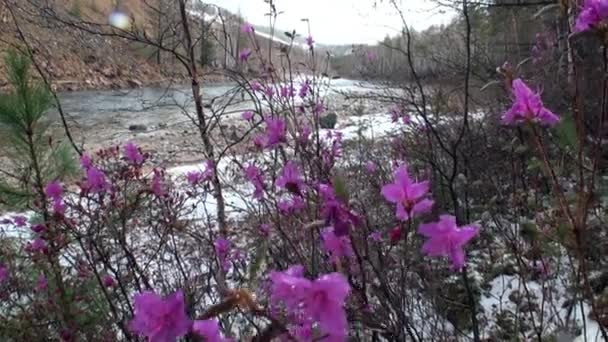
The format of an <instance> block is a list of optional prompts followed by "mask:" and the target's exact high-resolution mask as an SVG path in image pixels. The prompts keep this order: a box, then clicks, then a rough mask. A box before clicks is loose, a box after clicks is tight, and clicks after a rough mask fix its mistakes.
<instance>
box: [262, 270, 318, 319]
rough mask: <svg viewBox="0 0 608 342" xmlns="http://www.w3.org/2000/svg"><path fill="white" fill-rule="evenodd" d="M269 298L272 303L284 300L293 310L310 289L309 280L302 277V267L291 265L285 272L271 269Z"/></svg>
mask: <svg viewBox="0 0 608 342" xmlns="http://www.w3.org/2000/svg"><path fill="white" fill-rule="evenodd" d="M269 279H270V281H271V287H270V300H271V302H272V303H273V304H277V303H278V302H284V303H285V305H286V306H287V308H288V309H291V310H295V309H296V308H297V307H298V306H299V304H300V302H301V301H302V300H303V299H304V298H305V294H306V292H307V291H309V290H310V287H311V285H312V284H311V282H310V280H308V279H306V278H304V267H302V266H300V265H295V266H291V267H290V268H289V269H287V271H285V272H278V271H272V272H271V273H270V276H269Z"/></svg>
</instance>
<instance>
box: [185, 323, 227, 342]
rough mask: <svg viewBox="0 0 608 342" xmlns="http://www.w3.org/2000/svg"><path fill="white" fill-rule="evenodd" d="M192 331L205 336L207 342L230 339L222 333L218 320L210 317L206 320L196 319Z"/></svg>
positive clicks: (223, 341)
mask: <svg viewBox="0 0 608 342" xmlns="http://www.w3.org/2000/svg"><path fill="white" fill-rule="evenodd" d="M192 331H193V332H194V333H195V334H197V335H199V336H202V337H204V338H205V342H225V341H230V339H227V338H224V337H223V336H222V335H221V334H220V326H219V324H218V322H217V320H214V319H208V320H205V321H194V324H192Z"/></svg>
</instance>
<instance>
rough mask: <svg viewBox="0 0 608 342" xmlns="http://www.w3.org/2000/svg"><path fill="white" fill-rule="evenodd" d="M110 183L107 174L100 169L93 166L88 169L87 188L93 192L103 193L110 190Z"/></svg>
mask: <svg viewBox="0 0 608 342" xmlns="http://www.w3.org/2000/svg"><path fill="white" fill-rule="evenodd" d="M108 188H109V184H108V182H107V180H106V175H105V174H104V173H103V172H102V171H101V170H99V169H97V168H95V167H92V168H90V169H88V170H87V179H86V189H87V190H88V191H91V192H93V193H101V192H105V191H106V190H108Z"/></svg>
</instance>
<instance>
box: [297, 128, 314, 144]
mask: <svg viewBox="0 0 608 342" xmlns="http://www.w3.org/2000/svg"><path fill="white" fill-rule="evenodd" d="M311 134H312V130H311V129H310V126H308V125H304V126H301V127H300V128H299V134H298V143H300V145H306V144H307V143H308V141H309V140H310V135H311Z"/></svg>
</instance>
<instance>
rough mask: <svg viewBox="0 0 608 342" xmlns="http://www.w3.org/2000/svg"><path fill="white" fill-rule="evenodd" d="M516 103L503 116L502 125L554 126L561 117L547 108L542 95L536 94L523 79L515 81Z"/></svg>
mask: <svg viewBox="0 0 608 342" xmlns="http://www.w3.org/2000/svg"><path fill="white" fill-rule="evenodd" d="M513 97H514V103H513V106H512V107H511V109H509V110H508V111H506V112H505V113H504V114H503V116H502V123H503V124H506V125H516V124H520V123H522V122H536V123H540V124H544V125H547V126H554V125H555V124H557V123H558V122H559V117H558V116H557V115H555V114H553V113H552V112H551V111H550V110H548V109H547V108H545V106H544V105H543V101H542V100H541V98H540V94H538V93H534V92H533V91H532V90H531V89H530V88H529V87H528V86H527V85H526V84H525V83H524V81H522V80H521V79H519V78H518V79H516V80H514V81H513Z"/></svg>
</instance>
